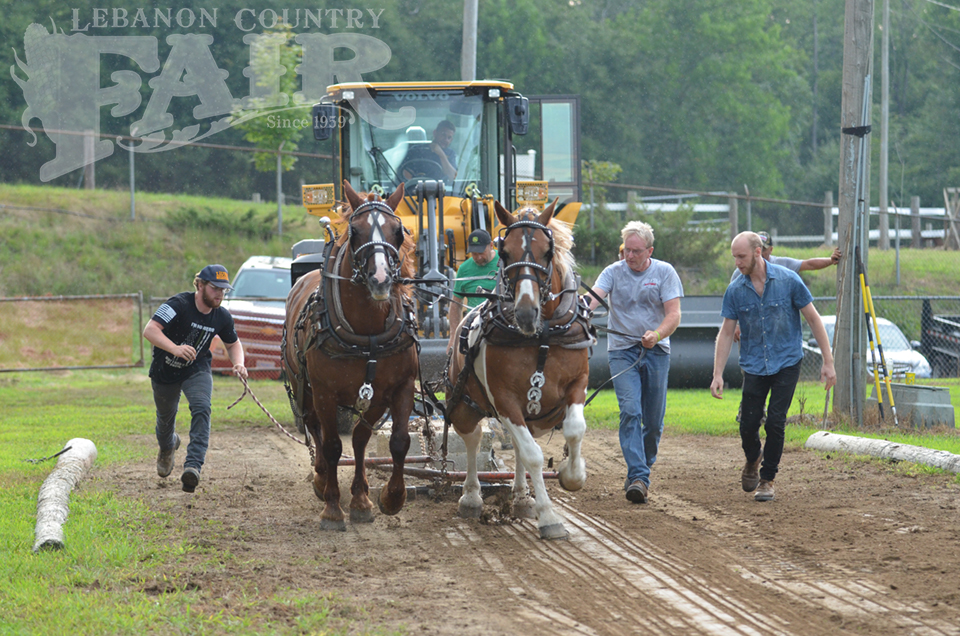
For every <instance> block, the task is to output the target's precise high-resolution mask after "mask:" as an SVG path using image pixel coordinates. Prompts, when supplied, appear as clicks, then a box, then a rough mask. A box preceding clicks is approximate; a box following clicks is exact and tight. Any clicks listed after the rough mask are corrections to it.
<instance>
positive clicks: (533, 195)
mask: <svg viewBox="0 0 960 636" xmlns="http://www.w3.org/2000/svg"><path fill="white" fill-rule="evenodd" d="M548 198H549V188H548V186H547V182H546V181H517V203H518V204H519V205H521V206H525V205H530V206H533V207H535V208H539V209H541V210H542V209H543V206H544V205H546V203H547V199H548Z"/></svg>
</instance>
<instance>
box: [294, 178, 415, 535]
mask: <svg viewBox="0 0 960 636" xmlns="http://www.w3.org/2000/svg"><path fill="white" fill-rule="evenodd" d="M343 189H344V195H345V197H346V199H347V203H348V204H349V206H350V208H349V210H347V211H346V212H345V213H344V214H343V215H342V218H343V220H344V221H345V222H346V223H347V226H348V229H347V232H345V233H344V234H342V235H341V236H340V237H339V238H338V240H337V241H336V242H335V244H334V245H333V246H332V248H331V250H329V251H328V252H327V258H326V260H325V262H324V267H323V271H322V272H320V271H313V272H310V273H308V274H305V275H304V276H303V277H301V278H300V279H299V280H298V281H297V282H296V284H295V285H294V286H293V288H292V289H291V290H290V294H289V295H288V296H287V317H286V323H285V326H284V328H285V332H284V365H285V367H286V369H287V377H288V379H289V380H290V385H291V386H290V390H291V404H292V405H293V408H294V411H295V413H298V414H299V415H300V416H302V419H303V422H304V425H305V427H306V429H307V431H308V432H309V433H310V435H311V436H312V437H313V439H314V440H316V442H317V446H318V450H319V452H318V453H317V456H316V459H315V462H316V463H315V466H314V468H315V470H316V474H315V475H314V479H313V489H314V492H315V493H316V495H317V497H319V498H321V499H323V501H324V509H323V513H322V514H321V517H320V526H321V528H323V529H327V530H345V529H346V524H345V523H344V514H343V511H342V510H341V508H340V488H339V485H338V484H337V465H338V463H339V461H340V455H341V453H342V450H343V449H342V444H341V441H340V436H339V434H338V433H337V407H338V406H341V407H348V408H351V409H353V410H355V411H356V412H357V413H359V414H360V417H359V419H358V422H357V423H356V424H355V426H354V429H353V453H354V457H355V458H356V469H355V473H354V478H353V484H352V485H351V487H350V493H351V495H352V499H351V501H350V521H351V522H354V523H358V522H370V521H373V510H372V509H373V505H372V503H371V502H370V498H369V490H370V489H369V485H368V484H367V478H366V472H365V470H364V466H363V459H364V451H365V449H366V446H367V442H368V441H369V439H370V436H371V434H372V432H373V428H372V427H373V425H374V424H376V422H377V421H378V420H379V419H380V418H381V416H383V414H384V413H385V412H386V410H387V409H388V408H389V409H390V415H391V417H392V420H393V430H392V434H391V436H390V454H391V455H392V456H393V472H392V474H391V476H390V480H389V482H388V483H387V485H386V486H385V487H384V488H383V490H381V492H380V499H379V502H378V504H379V507H380V511H381V512H383V513H384V514H388V515H393V514H396V513H397V512H399V511H400V509H401V508H402V507H403V504H404V502H405V501H406V488H405V486H404V481H403V464H404V459H405V458H406V456H407V450H408V449H409V448H410V435H409V434H408V431H407V425H408V422H409V419H410V413H411V411H412V410H413V394H414V380H415V379H416V377H417V371H418V368H419V360H418V354H417V346H416V338H417V333H416V332H417V325H416V317H415V314H414V313H413V309H412V305H411V304H410V299H409V290H408V289H407V288H406V287H405V286H404V285H402V284H401V282H400V281H401V278H402V277H407V278H410V277H412V276H413V274H414V269H413V267H414V265H413V258H412V253H413V242H412V240H411V239H410V237H409V235H408V234H407V233H406V232H405V230H404V228H403V224H402V223H401V221H400V219H399V217H397V216H396V214H394V211H395V210H396V208H397V205H398V204H399V203H400V201H401V200H402V199H403V186H402V185H401V186H400V188H398V189H397V191H396V192H394V193H393V195H391V196H390V197H389V198H388V199H387V200H386V201H383V200H382V199H381V198H380V197H379V196H377V195H373V194H370V195H367V196H366V197H362V196H361V195H359V194H357V193H356V192H355V191H354V190H353V188H351V187H350V184H349V183H347V182H344V185H343Z"/></svg>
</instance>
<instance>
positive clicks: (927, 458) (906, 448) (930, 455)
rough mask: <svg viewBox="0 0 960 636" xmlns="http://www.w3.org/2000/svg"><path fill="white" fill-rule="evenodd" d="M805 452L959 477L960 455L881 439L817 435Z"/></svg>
mask: <svg viewBox="0 0 960 636" xmlns="http://www.w3.org/2000/svg"><path fill="white" fill-rule="evenodd" d="M804 446H805V447H806V448H809V449H811V450H818V451H837V452H841V453H851V454H853V455H870V456H872V457H881V458H884V459H895V460H898V461H904V462H913V463H915V464H924V465H926V466H934V467H936V468H942V469H943V470H947V471H950V472H952V473H960V455H954V454H953V453H948V452H947V451H940V450H933V449H930V448H924V447H923V446H911V445H910V444H898V443H896V442H888V441H886V440H882V439H869V438H866V437H854V436H852V435H838V434H836V433H828V432H826V431H817V432H816V433H814V434H813V435H811V436H810V437H809V438H807V443H806V444H804Z"/></svg>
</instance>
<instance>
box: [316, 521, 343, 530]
mask: <svg viewBox="0 0 960 636" xmlns="http://www.w3.org/2000/svg"><path fill="white" fill-rule="evenodd" d="M320 529H321V530H334V531H336V532H346V531H347V524H346V523H344V521H343V519H340V520H339V521H335V520H333V519H321V520H320Z"/></svg>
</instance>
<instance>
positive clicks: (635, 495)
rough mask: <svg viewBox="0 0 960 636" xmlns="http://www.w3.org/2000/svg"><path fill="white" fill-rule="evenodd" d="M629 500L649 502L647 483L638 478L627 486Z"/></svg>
mask: <svg viewBox="0 0 960 636" xmlns="http://www.w3.org/2000/svg"><path fill="white" fill-rule="evenodd" d="M627 501H630V502H632V503H647V485H646V484H645V483H643V482H642V481H640V480H639V479H638V480H636V481H635V482H633V483H632V484H630V485H629V486H627Z"/></svg>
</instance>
